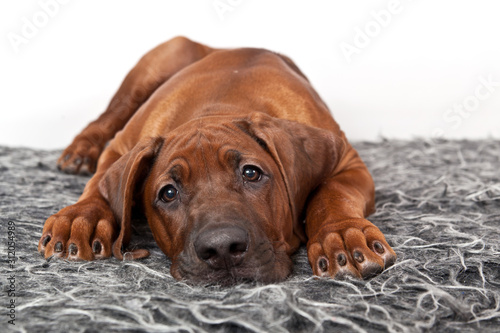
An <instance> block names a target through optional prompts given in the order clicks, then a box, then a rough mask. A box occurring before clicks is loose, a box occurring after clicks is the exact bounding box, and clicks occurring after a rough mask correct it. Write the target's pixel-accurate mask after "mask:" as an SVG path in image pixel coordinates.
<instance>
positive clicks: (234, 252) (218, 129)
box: [38, 37, 396, 283]
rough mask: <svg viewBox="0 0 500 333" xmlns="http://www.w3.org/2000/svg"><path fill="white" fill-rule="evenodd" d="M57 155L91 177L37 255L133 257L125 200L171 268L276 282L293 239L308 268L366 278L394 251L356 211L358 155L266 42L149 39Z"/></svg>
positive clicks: (188, 276)
mask: <svg viewBox="0 0 500 333" xmlns="http://www.w3.org/2000/svg"><path fill="white" fill-rule="evenodd" d="M109 140H111V141H110V142H109V145H108V146H105V144H106V143H107V142H108V141H109ZM58 165H59V167H60V168H61V169H62V170H63V171H65V172H68V173H75V174H76V173H85V172H91V173H94V172H95V174H94V176H93V177H92V178H91V180H90V181H89V182H88V184H87V186H86V187H85V190H84V192H83V194H82V196H81V198H80V199H79V200H78V202H77V203H76V204H74V205H71V206H69V207H66V208H63V209H62V210H61V211H60V212H58V213H57V214H55V215H53V216H51V217H50V218H48V219H47V221H46V222H45V226H44V228H43V234H42V237H41V239H40V242H39V245H38V248H39V251H40V252H42V253H44V255H45V257H46V258H48V257H51V256H59V257H67V258H68V259H84V260H93V259H99V258H107V257H110V256H111V255H114V256H115V257H117V258H119V259H122V258H142V257H145V256H147V255H148V254H149V253H148V251H146V250H140V249H136V250H133V251H129V252H127V250H126V246H127V244H128V243H129V240H130V235H131V213H132V207H133V206H134V205H135V206H136V207H137V208H139V209H140V211H141V212H142V213H143V214H144V215H145V217H146V218H147V220H148V223H149V225H150V227H151V230H152V232H153V235H154V238H155V240H156V242H157V243H158V246H159V247H160V248H161V249H162V251H163V252H164V253H165V254H166V255H167V256H169V257H170V258H171V259H172V268H171V272H172V275H173V276H174V277H175V278H177V279H185V280H189V281H193V282H201V283H205V282H208V283H210V282H217V283H234V282H237V281H243V280H257V281H261V282H273V281H279V280H283V279H285V278H286V277H287V276H288V275H289V274H290V272H291V270H292V263H291V260H290V255H291V254H292V253H293V252H294V251H295V250H297V248H298V247H299V245H300V244H301V243H302V242H307V251H308V256H309V262H310V264H311V267H312V269H313V272H314V274H316V275H321V276H324V275H327V276H331V277H340V276H343V275H346V274H347V275H352V276H356V277H363V278H366V277H369V276H373V275H375V274H377V273H379V272H381V271H382V270H383V269H384V268H387V267H388V266H390V265H392V264H393V263H394V261H395V259H396V255H395V253H394V251H393V250H392V249H391V247H390V246H389V244H387V242H386V240H385V238H384V236H383V234H382V233H381V232H380V231H379V229H378V228H377V227H375V226H374V225H373V224H372V223H371V222H370V221H368V220H366V219H365V217H366V216H367V215H368V214H370V213H371V212H373V210H374V185H373V181H372V178H371V176H370V174H369V172H368V170H367V168H366V166H365V165H364V163H363V161H362V160H361V159H360V158H359V156H358V154H357V152H356V151H355V150H354V149H353V148H352V147H351V145H350V144H349V143H348V141H347V139H346V138H345V136H344V133H343V132H342V131H341V130H340V129H339V126H338V125H337V123H336V122H335V121H334V120H333V118H332V116H331V115H330V112H329V111H328V108H327V107H326V105H325V103H324V102H323V101H322V100H321V99H320V97H319V96H318V94H317V93H316V92H315V91H314V89H313V88H312V87H311V85H310V83H309V82H308V80H307V78H306V77H305V76H304V75H303V74H302V73H301V71H300V70H299V69H298V68H297V66H296V65H295V64H294V63H293V62H292V61H291V60H290V59H289V58H287V57H285V56H283V55H279V54H276V53H273V52H270V51H267V50H262V49H252V48H243V49H233V50H225V49H224V50H223V49H213V48H210V47H207V46H205V45H201V44H198V43H195V42H193V41H191V40H189V39H186V38H183V37H177V38H174V39H172V40H170V41H168V42H166V43H164V44H162V45H160V46H158V47H156V48H155V49H153V50H152V51H150V52H149V53H148V54H146V55H145V56H144V57H143V58H142V59H141V60H140V61H139V63H138V64H137V65H136V66H135V67H134V68H133V69H132V71H131V72H130V73H129V74H128V75H127V77H126V78H125V80H124V82H123V84H122V85H121V87H120V89H119V90H118V92H117V93H116V95H115V96H114V97H113V99H112V101H111V103H110V105H109V107H108V109H107V110H106V112H104V113H103V114H102V115H101V116H100V117H99V118H98V119H97V120H96V121H94V122H92V123H91V124H90V125H89V126H88V127H87V128H85V129H84V130H83V131H82V133H81V134H79V135H78V136H77V137H76V138H75V140H74V141H73V143H72V144H71V145H70V146H69V147H68V148H67V149H66V150H65V151H64V153H63V154H62V156H61V158H60V159H59V161H58Z"/></svg>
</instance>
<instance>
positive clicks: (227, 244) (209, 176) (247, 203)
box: [100, 113, 340, 284]
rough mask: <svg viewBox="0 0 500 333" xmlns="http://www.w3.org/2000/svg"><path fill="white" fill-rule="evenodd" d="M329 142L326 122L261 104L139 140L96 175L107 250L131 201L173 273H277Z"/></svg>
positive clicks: (332, 158)
mask: <svg viewBox="0 0 500 333" xmlns="http://www.w3.org/2000/svg"><path fill="white" fill-rule="evenodd" d="M339 144H340V143H338V142H336V141H335V138H334V136H333V134H331V133H330V132H328V131H325V130H321V129H318V128H313V127H310V126H306V125H303V124H299V123H296V122H292V121H287V120H282V119H277V118H273V117H270V116H268V115H265V114H262V113H254V114H252V115H250V116H249V117H248V118H246V119H230V118H228V117H214V118H205V119H199V120H193V121H191V122H189V123H187V124H184V125H183V126H181V127H179V128H177V129H175V131H173V132H172V133H170V134H169V135H168V136H166V137H165V138H149V139H145V140H142V141H141V142H140V143H138V144H137V145H136V147H134V149H132V150H131V151H130V152H129V153H127V154H125V155H124V156H122V157H121V158H120V159H119V160H118V161H117V162H115V163H114V164H113V165H112V166H111V167H110V168H109V169H108V171H107V172H106V174H105V176H104V178H103V179H102V181H101V183H100V191H101V193H102V195H103V196H104V197H105V198H106V199H107V200H108V202H109V203H110V206H111V208H112V209H113V211H114V213H115V216H116V218H117V220H118V221H119V222H120V224H121V230H120V235H119V237H118V239H117V240H116V242H115V244H114V246H113V253H114V255H115V256H117V257H119V258H121V257H122V252H121V251H122V247H123V246H124V245H127V243H128V242H129V239H130V229H131V228H130V219H131V209H132V206H133V205H134V202H141V203H142V205H143V207H142V209H143V212H144V213H145V215H146V218H147V220H148V223H149V225H150V227H151V230H152V232H153V235H154V238H155V240H156V242H157V243H158V246H159V247H160V248H161V249H162V251H163V252H164V253H165V254H166V255H167V256H169V257H170V258H171V259H172V267H171V272H172V275H173V276H174V277H175V278H177V279H184V280H189V281H193V282H203V283H204V282H207V283H214V282H215V283H220V284H229V283H234V282H237V281H243V280H257V281H261V282H272V281H280V280H283V279H284V278H286V277H287V276H288V275H289V274H290V272H291V269H292V262H291V259H290V255H291V254H292V253H293V252H294V251H295V250H296V249H297V247H298V246H299V244H300V242H301V241H305V239H306V238H305V234H304V228H303V218H304V215H303V214H304V212H303V208H304V206H305V203H306V200H307V198H308V196H309V194H310V193H311V191H313V190H314V188H315V187H316V186H317V185H318V184H319V183H320V182H321V181H322V179H323V178H324V177H326V176H328V175H329V174H330V173H331V171H332V169H333V167H334V164H335V162H336V161H337V153H338V148H336V146H338V145H339ZM134 253H135V256H136V257H140V256H143V255H144V254H145V252H144V251H143V252H141V251H137V252H133V254H132V257H133V256H134Z"/></svg>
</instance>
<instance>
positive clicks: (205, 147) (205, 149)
mask: <svg viewBox="0 0 500 333" xmlns="http://www.w3.org/2000/svg"><path fill="white" fill-rule="evenodd" d="M196 125H197V126H186V127H184V126H183V127H181V128H179V129H177V130H176V131H175V132H172V133H171V135H169V137H168V138H167V139H166V140H165V144H164V146H163V148H162V151H161V153H160V156H158V159H157V161H156V163H155V164H156V165H157V164H160V168H162V169H163V170H165V169H167V170H168V173H169V176H170V177H171V178H172V179H174V180H176V181H181V180H184V181H188V180H189V179H190V178H192V177H195V176H197V177H198V176H201V175H207V176H209V175H210V174H214V172H215V171H216V170H217V169H218V170H220V171H222V170H227V171H229V170H231V169H232V170H234V169H237V168H238V166H239V165H240V164H241V163H242V161H243V160H246V161H248V162H252V161H254V162H255V163H263V162H264V161H270V160H272V159H271V157H270V156H269V155H268V154H267V153H266V151H265V149H264V148H263V147H262V145H261V144H259V142H257V141H255V140H253V139H252V138H250V137H249V136H248V135H247V134H246V133H245V132H243V131H242V130H241V128H239V127H238V126H236V125H235V124H234V123H231V122H227V123H210V122H209V123H205V122H199V121H198V124H196ZM264 163H265V162H264ZM193 166H195V167H193ZM195 173H198V174H195Z"/></svg>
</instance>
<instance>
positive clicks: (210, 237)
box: [194, 226, 248, 269]
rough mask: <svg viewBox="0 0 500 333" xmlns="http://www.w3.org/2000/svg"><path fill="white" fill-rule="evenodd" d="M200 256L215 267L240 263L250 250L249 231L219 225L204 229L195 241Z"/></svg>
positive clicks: (233, 265) (226, 266)
mask: <svg viewBox="0 0 500 333" xmlns="http://www.w3.org/2000/svg"><path fill="white" fill-rule="evenodd" d="M194 248H195V251H196V254H197V255H198V257H199V258H200V259H201V260H203V261H205V262H206V263H207V264H209V265H210V266H211V267H212V268H214V269H228V268H231V267H235V266H238V265H240V264H241V263H242V262H243V259H244V257H245V253H246V252H247V251H248V233H247V232H246V231H245V230H243V229H242V228H240V227H236V226H230V227H219V228H213V229H209V230H205V231H202V232H201V233H200V234H199V235H198V237H196V240H195V242H194Z"/></svg>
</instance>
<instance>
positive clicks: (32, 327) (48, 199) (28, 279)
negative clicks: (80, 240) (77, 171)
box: [0, 140, 500, 332]
mask: <svg viewBox="0 0 500 333" xmlns="http://www.w3.org/2000/svg"><path fill="white" fill-rule="evenodd" d="M355 147H356V148H357V149H358V151H359V152H360V154H361V156H362V157H363V159H364V160H365V161H366V163H367V164H368V167H369V168H370V170H371V171H372V174H373V176H374V178H375V183H376V188H377V212H376V213H375V214H373V215H372V216H371V218H370V219H371V220H372V221H373V222H374V223H375V224H376V225H377V226H379V228H380V229H381V230H382V232H384V233H385V235H386V237H387V240H388V242H389V243H390V244H391V245H392V246H393V248H394V250H395V251H396V252H397V254H398V260H397V263H396V264H395V265H394V266H393V267H391V268H390V269H388V270H386V271H384V272H383V273H382V274H381V275H380V276H377V277H375V278H373V279H371V280H368V281H355V280H346V281H334V280H329V279H317V278H313V277H311V269H310V267H309V264H308V262H307V258H306V253H305V249H304V248H302V249H301V250H300V251H299V252H298V253H297V254H296V255H295V256H294V261H295V270H294V273H293V274H292V276H290V277H289V279H288V280H286V281H285V282H283V283H279V284H273V285H256V284H243V285H237V286H234V287H231V288H222V287H217V286H207V287H193V286H189V285H186V284H184V283H180V282H177V281H176V280H174V279H173V278H172V276H171V275H170V273H169V268H170V261H169V260H168V259H167V258H166V257H165V256H164V255H163V254H162V252H161V251H160V250H159V249H158V248H157V246H156V244H155V242H154V240H153V238H152V236H151V233H150V232H149V230H148V227H147V225H143V226H140V227H138V228H137V229H136V230H135V235H134V238H133V242H135V244H140V246H141V247H143V246H144V247H145V248H147V249H149V250H150V252H151V256H150V257H149V258H147V259H144V260H140V261H118V260H116V259H114V258H113V259H110V260H103V261H94V262H67V261H62V260H52V261H45V260H44V259H43V258H42V257H41V256H40V254H38V253H37V243H38V239H39V237H40V234H41V231H42V226H43V223H44V221H45V219H46V218H47V217H48V216H50V215H51V214H53V213H55V212H57V211H58V210H59V209H61V208H62V207H64V206H66V205H69V204H72V203H74V202H75V201H76V200H77V198H78V196H79V195H80V193H81V191H82V189H83V187H84V185H85V183H86V181H87V180H88V178H86V177H78V176H69V175H65V174H62V173H59V172H58V171H57V170H56V167H55V161H56V158H57V157H58V155H59V153H60V152H59V151H40V150H30V149H12V148H6V147H0V212H1V214H0V215H1V216H0V219H1V231H0V232H1V234H0V235H1V240H2V241H1V244H2V246H1V248H2V265H1V270H0V273H1V281H0V284H1V286H2V297H1V309H2V310H1V312H2V316H1V317H0V318H1V322H0V331H2V332H6V331H7V330H9V331H10V330H12V331H19V332H338V331H342V332H477V331H480V332H495V331H496V332H498V331H500V172H499V170H500V141H491V140H488V141H443V142H439V143H430V142H425V141H407V142H401V141H382V142H377V143H357V144H356V145H355ZM9 229H10V230H9ZM9 231H10V233H9ZM139 233H140V234H142V235H141V236H139V235H138V234H139ZM9 239H10V243H9ZM14 251H15V253H14ZM14 255H15V256H14ZM13 318H15V319H13ZM9 321H11V323H9ZM12 323H14V324H15V325H13V324H12Z"/></svg>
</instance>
